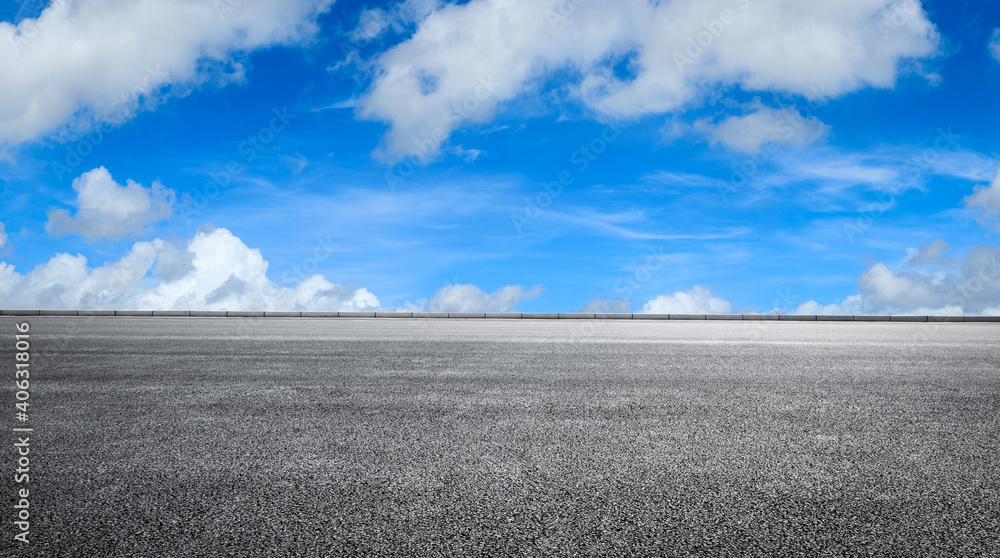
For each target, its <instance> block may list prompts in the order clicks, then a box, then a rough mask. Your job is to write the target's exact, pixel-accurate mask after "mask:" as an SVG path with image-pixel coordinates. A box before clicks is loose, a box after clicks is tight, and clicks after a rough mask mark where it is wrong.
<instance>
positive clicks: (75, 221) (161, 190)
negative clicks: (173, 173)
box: [45, 167, 176, 237]
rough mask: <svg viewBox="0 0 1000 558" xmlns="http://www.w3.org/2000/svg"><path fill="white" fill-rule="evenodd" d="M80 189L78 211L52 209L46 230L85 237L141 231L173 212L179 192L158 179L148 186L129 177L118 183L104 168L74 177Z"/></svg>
mask: <svg viewBox="0 0 1000 558" xmlns="http://www.w3.org/2000/svg"><path fill="white" fill-rule="evenodd" d="M73 189H74V190H76V192H77V200H76V202H75V205H76V206H77V211H76V214H75V215H73V216H70V215H69V213H67V212H66V210H63V209H54V210H52V211H50V212H49V221H48V223H46V224H45V230H46V231H48V232H49V233H50V234H54V235H57V236H58V235H65V234H71V233H78V234H81V235H83V236H86V237H106V236H122V235H135V234H140V233H141V232H142V231H143V229H145V228H146V227H147V226H148V225H151V224H153V223H155V222H157V221H159V220H161V219H166V218H167V217H169V216H170V214H171V212H172V211H173V207H174V202H175V199H176V195H175V193H174V191H173V190H171V189H169V188H165V187H164V186H163V185H162V184H160V183H159V182H153V185H152V186H151V187H149V188H145V187H143V186H142V184H139V183H137V182H134V181H132V180H128V181H126V183H125V186H121V185H119V184H118V183H117V182H115V181H114V179H113V178H112V177H111V173H109V172H108V169H106V168H104V167H100V168H96V169H94V170H92V171H89V172H85V173H83V174H82V175H80V177H79V178H77V179H75V180H73Z"/></svg>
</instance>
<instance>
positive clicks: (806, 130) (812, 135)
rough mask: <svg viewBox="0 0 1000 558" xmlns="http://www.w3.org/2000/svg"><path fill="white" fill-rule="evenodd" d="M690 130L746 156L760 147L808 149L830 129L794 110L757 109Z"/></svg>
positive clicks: (702, 123) (696, 125)
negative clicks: (792, 146)
mask: <svg viewBox="0 0 1000 558" xmlns="http://www.w3.org/2000/svg"><path fill="white" fill-rule="evenodd" d="M693 129H694V131H695V132H697V133H700V134H702V135H704V136H705V137H707V138H708V140H709V142H711V143H712V144H713V145H714V144H722V145H724V146H726V147H727V148H729V149H731V150H734V151H742V152H745V153H749V152H751V151H757V150H758V149H760V148H761V146H762V145H765V144H768V143H771V142H773V143H774V144H775V145H782V144H792V145H809V144H811V143H813V142H815V141H817V140H819V139H821V138H823V137H824V136H826V135H827V134H828V133H829V131H830V127H829V126H827V125H826V124H823V123H822V122H820V121H819V119H817V118H815V117H808V118H803V117H802V116H801V115H800V114H799V113H798V112H797V111H796V110H794V109H780V110H779V109H772V108H766V107H761V108H758V109H756V110H754V111H753V112H750V113H749V114H745V115H742V116H730V117H728V118H726V119H725V120H723V121H722V122H719V123H712V122H711V121H709V120H699V121H697V122H695V124H694V126H693Z"/></svg>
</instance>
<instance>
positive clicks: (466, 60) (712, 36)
mask: <svg viewBox="0 0 1000 558" xmlns="http://www.w3.org/2000/svg"><path fill="white" fill-rule="evenodd" d="M898 9H899V8H898V6H897V5H896V3H895V0H844V1H841V2H801V1H799V0H753V1H750V0H673V1H671V2H658V3H652V2H649V1H648V0H621V1H618V2H607V1H605V2H584V3H580V2H565V1H563V0H539V1H536V2H514V1H511V0H471V1H470V2H468V3H465V4H461V5H458V4H451V5H447V6H445V7H442V8H440V9H438V10H436V11H434V12H433V13H431V14H430V15H429V16H427V17H426V18H425V19H423V21H422V22H421V23H420V25H419V27H418V28H417V30H416V32H415V33H414V34H413V35H412V37H410V38H409V39H408V40H406V41H404V42H403V43H401V44H399V45H397V46H395V47H394V48H392V49H391V50H389V51H387V52H385V53H383V54H382V55H381V57H380V58H379V60H378V68H379V72H378V74H377V76H376V79H375V81H374V83H373V85H372V87H371V90H370V91H369V93H368V95H367V97H365V98H364V99H363V100H362V102H361V106H360V109H359V114H360V115H361V116H362V117H365V118H370V119H376V120H381V121H385V122H388V123H389V124H390V125H391V129H390V131H389V133H388V134H387V136H386V138H385V145H384V149H383V150H382V151H381V152H380V153H381V155H383V156H384V157H385V158H386V159H388V160H390V161H393V160H398V159H401V158H403V157H405V156H407V155H411V154H413V155H416V156H418V157H420V158H421V159H424V160H427V159H429V158H433V157H434V156H436V155H437V154H438V153H439V150H440V147H441V145H442V143H443V142H445V141H446V139H447V138H448V136H449V135H450V134H451V132H452V131H453V130H455V129H456V128H458V127H460V126H462V125H463V124H467V123H481V122H486V121H489V120H490V119H491V118H492V117H493V116H494V114H495V113H496V112H497V111H498V110H499V109H501V108H502V105H503V104H504V103H506V102H509V101H511V100H512V99H514V98H516V97H518V96H520V95H522V94H524V93H526V92H528V91H530V90H531V89H532V87H533V86H534V84H537V83H540V82H541V81H542V78H544V77H545V76H547V75H550V74H551V73H553V72H555V71H559V70H570V71H571V73H575V75H576V76H577V79H576V80H575V81H574V82H572V83H570V84H568V85H567V87H566V88H565V89H564V93H565V95H567V96H569V97H573V98H576V99H579V100H581V101H582V102H583V103H585V104H586V105H587V106H589V107H590V108H591V109H593V110H595V111H598V112H599V113H603V114H604V115H609V116H620V117H634V116H642V115H648V114H661V113H668V112H672V111H677V110H679V109H684V108H685V107H687V106H689V105H692V104H696V103H697V102H698V100H699V99H700V98H701V96H702V94H703V92H705V91H708V90H712V89H718V87H719V86H723V87H724V86H731V85H736V86H740V87H742V88H743V89H744V90H747V91H779V92H785V93H791V94H797V95H807V96H816V95H821V96H838V95H842V94H844V93H848V92H851V91H856V90H858V89H861V88H864V87H883V88H886V87H893V86H894V84H895V82H896V79H897V76H898V74H899V72H900V68H901V66H902V64H903V62H904V61H906V60H908V59H913V58H923V57H927V56H932V55H935V54H936V53H937V52H938V41H939V38H938V34H937V31H936V29H935V28H934V26H933V24H931V22H930V21H929V20H928V18H927V15H926V14H925V13H924V12H923V10H922V8H920V7H919V4H918V3H917V5H916V9H915V10H913V11H912V13H909V14H903V15H904V16H905V17H903V18H896V17H894V15H895V14H894V10H898ZM699 43H700V44H699ZM622 65H624V66H627V67H628V70H629V72H628V73H629V74H630V75H628V76H626V77H624V78H623V77H622V76H621V74H616V73H615V71H614V70H613V67H615V66H619V67H620V66H622Z"/></svg>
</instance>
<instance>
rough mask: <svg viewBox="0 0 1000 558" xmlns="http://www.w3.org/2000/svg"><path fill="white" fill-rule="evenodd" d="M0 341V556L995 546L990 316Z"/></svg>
mask: <svg viewBox="0 0 1000 558" xmlns="http://www.w3.org/2000/svg"><path fill="white" fill-rule="evenodd" d="M22 322H28V323H30V325H31V330H30V335H31V337H30V344H31V348H30V354H31V357H30V358H31V360H30V363H31V367H30V370H31V377H30V382H31V383H30V388H29V391H30V399H29V401H30V403H31V405H30V407H29V411H28V415H29V420H28V421H26V422H23V423H22V422H18V421H17V420H16V419H15V412H16V410H15V407H14V405H15V403H16V401H15V390H16V388H15V386H14V381H15V377H14V376H15V367H14V364H15V351H16V350H15V348H14V335H15V333H17V332H16V331H15V324H16V323H22ZM0 333H2V334H3V337H2V338H4V339H8V341H7V342H4V343H3V346H2V348H0V362H3V363H4V367H3V369H4V370H7V371H8V372H7V373H6V374H7V379H6V380H4V381H5V382H6V383H7V386H8V387H7V388H6V389H5V390H4V392H3V401H4V405H5V406H6V407H7V408H6V412H5V413H0V417H5V418H4V419H3V420H4V421H5V423H6V425H7V427H8V431H9V432H10V431H11V429H12V428H17V427H24V426H30V427H32V428H34V432H32V433H31V441H30V447H31V453H30V458H31V459H30V462H31V463H30V468H31V473H30V482H29V483H27V484H16V483H15V482H14V474H15V473H14V471H15V468H16V467H17V463H16V462H15V459H16V457H17V454H16V453H15V450H16V448H15V447H14V443H15V442H16V441H17V438H16V437H15V434H14V433H13V432H11V433H10V435H9V440H10V442H9V444H10V445H9V449H8V450H7V451H6V452H5V455H6V456H7V457H6V459H5V460H4V461H3V467H4V470H3V475H2V476H3V478H4V479H5V481H4V485H3V487H4V488H3V489H4V498H2V499H0V501H2V502H4V503H5V505H6V507H7V511H5V512H4V513H5V514H6V517H7V518H8V521H5V522H4V525H6V527H4V529H5V530H6V538H7V543H5V544H6V546H4V547H3V548H5V549H6V550H5V552H6V555H11V556H14V555H18V556H220V555H234V556H343V555H351V556H475V555H481V556H581V555H588V556H608V555H620V556H630V555H635V556H805V555H808V556H991V555H992V556H996V555H998V553H997V548H1000V475H998V474H997V471H998V470H1000V447H998V444H1000V442H998V440H1000V436H998V434H1000V413H998V411H1000V324H970V323H966V324H933V323H913V324H909V323H894V324H889V323H796V322H787V323H776V322H732V323H730V322H651V321H644V322H633V321H594V320H587V321H573V320H566V321H556V320H547V321H542V320H538V321H535V320H485V319H479V320H458V319H456V320H407V319H400V320H385V319H382V320H371V319H335V320H323V319H307V318H293V319H281V318H263V319H260V318H121V317H118V318H114V317H112V318H98V317H94V318H82V317H77V318H49V317H44V318H39V317H33V318H8V317H2V318H0ZM24 487H28V488H30V494H31V497H30V541H31V542H30V543H29V544H27V545H23V544H16V543H13V542H11V541H12V539H13V536H14V534H16V533H17V528H16V527H15V526H13V525H12V522H11V520H12V518H14V517H15V515H16V510H15V509H14V505H15V504H16V503H17V502H18V498H17V497H16V496H15V491H16V490H17V489H19V488H24Z"/></svg>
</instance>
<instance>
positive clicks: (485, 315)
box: [0, 310, 1000, 323]
mask: <svg viewBox="0 0 1000 558" xmlns="http://www.w3.org/2000/svg"><path fill="white" fill-rule="evenodd" d="M0 316H60V317H63V316H111V317H115V316H144V317H149V316H155V317H195V318H224V317H229V318H410V319H433V318H482V319H521V320H725V321H782V322H817V321H818V322H957V323H961V322H979V323H982V322H1000V316H860V315H858V316H849V315H844V316H841V315H835V316H834V315H797V314H707V315H706V314H590V313H579V312H567V313H527V312H526V313H519V312H270V311H269V312H259V311H258V312H252V311H237V310H229V311H225V310H0Z"/></svg>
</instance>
